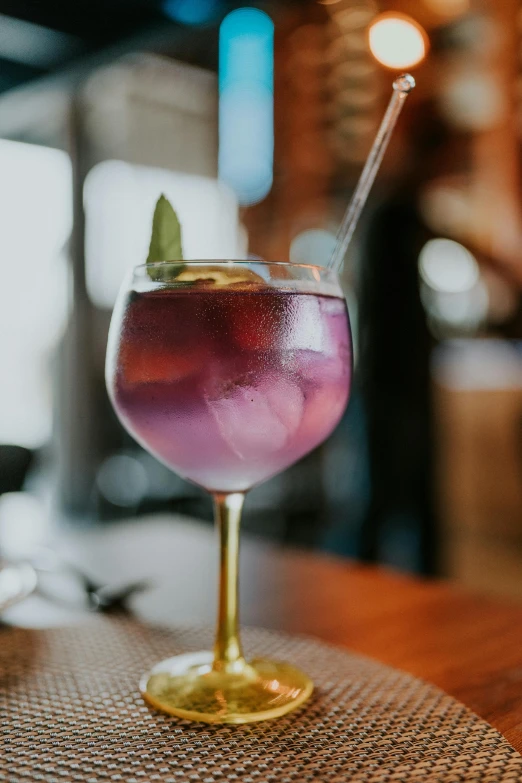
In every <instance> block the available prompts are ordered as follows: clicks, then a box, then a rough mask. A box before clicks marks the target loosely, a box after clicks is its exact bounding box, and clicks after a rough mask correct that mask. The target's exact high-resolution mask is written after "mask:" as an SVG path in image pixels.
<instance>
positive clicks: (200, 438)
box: [109, 283, 351, 492]
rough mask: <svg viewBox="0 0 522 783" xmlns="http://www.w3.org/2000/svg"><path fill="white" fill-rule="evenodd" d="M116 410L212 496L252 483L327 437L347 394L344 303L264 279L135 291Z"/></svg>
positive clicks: (120, 354)
mask: <svg viewBox="0 0 522 783" xmlns="http://www.w3.org/2000/svg"><path fill="white" fill-rule="evenodd" d="M123 308H124V313H123V322H122V323H123V325H122V329H121V332H120V335H119V339H118V341H117V343H116V344H115V345H112V346H111V351H112V355H111V357H110V361H111V363H112V364H113V366H114V368H115V371H114V372H110V373H109V383H110V392H111V396H112V399H113V403H114V406H115V408H116V411H117V412H118V415H119V416H120V418H121V420H122V422H123V423H124V425H125V427H126V428H127V429H128V430H129V432H131V433H132V434H133V435H134V437H135V438H136V440H138V441H139V442H140V443H141V444H142V445H143V446H144V447H145V448H146V449H148V450H149V451H150V452H151V453H153V454H154V455H155V456H156V457H158V458H159V459H160V460H162V461H163V462H164V463H165V464H166V465H168V467H169V468H172V469H173V470H175V471H176V473H179V474H180V475H181V476H183V477H184V478H187V479H190V480H191V481H193V482H195V483H197V484H199V485H201V486H203V487H205V488H206V489H208V490H210V491H220V492H237V491H244V490H247V489H250V488H251V487H252V486H254V485H255V484H258V483H260V482H262V481H265V480H266V479H267V478H269V477H270V476H273V475H275V474H276V473H279V472H280V471H282V470H284V469H285V468H286V467H288V466H289V465H291V464H292V463H293V462H295V461H296V460H298V459H299V458H300V457H302V456H303V455H304V454H307V453H308V452H309V451H310V450H311V449H313V448H314V447H315V446H317V445H318V444H319V443H321V442H322V441H323V440H324V439H325V438H326V437H327V436H328V435H329V434H330V433H331V431H332V430H333V428H334V427H335V425H336V424H337V423H338V421H339V419H340V417H341V415H342V413H343V411H344V408H345V406H346V402H347V399H348V393H349V386H350V372H351V355H350V354H351V346H350V342H349V336H348V321H347V319H348V316H347V312H346V304H345V301H344V299H341V298H337V297H332V296H323V295H316V294H313V293H298V292H296V291H285V290H274V289H273V288H270V287H264V286H262V285H260V284H249V285H245V284H241V283H238V284H235V285H230V286H226V287H223V288H221V287H212V286H209V285H208V284H205V283H201V284H200V285H198V284H197V283H195V285H193V286H191V287H190V288H188V289H181V290H176V289H169V288H166V289H163V290H153V291H146V292H143V293H136V292H131V293H129V294H128V295H127V298H126V300H125V302H124V303H123Z"/></svg>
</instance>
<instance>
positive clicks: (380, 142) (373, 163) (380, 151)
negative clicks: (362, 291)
mask: <svg viewBox="0 0 522 783" xmlns="http://www.w3.org/2000/svg"><path fill="white" fill-rule="evenodd" d="M414 87H415V79H414V78H413V76H411V75H410V74H409V73H404V74H402V76H399V77H397V79H395V81H394V82H393V93H392V97H391V98H390V102H389V104H388V108H387V109H386V113H385V115H384V117H383V119H382V122H381V125H380V128H379V130H378V131H377V135H376V137H375V141H374V142H373V145H372V148H371V150H370V154H369V155H368V158H367V160H366V163H365V164H364V168H363V170H362V174H361V176H360V178H359V182H358V183H357V187H356V188H355V191H354V193H353V196H352V200H351V201H350V203H349V205H348V209H347V210H346V212H345V215H344V218H343V222H342V223H341V227H340V229H339V232H338V234H337V244H336V246H335V249H334V251H333V253H332V257H331V259H330V261H329V263H328V268H329V269H334V270H335V271H336V272H340V271H341V268H342V265H343V261H344V257H345V255H346V251H347V249H348V245H349V244H350V240H351V238H352V236H353V232H354V231H355V227H356V226H357V222H358V220H359V216H360V214H361V211H362V209H363V207H364V205H365V204H366V199H367V198H368V194H369V192H370V190H371V187H372V185H373V181H374V179H375V176H376V174H377V172H378V170H379V166H380V165H381V161H382V159H383V156H384V153H385V152H386V148H387V146H388V143H389V141H390V138H391V135H392V133H393V129H394V128H395V123H396V122H397V119H398V117H399V114H400V113H401V110H402V107H403V105H404V101H405V100H406V98H407V97H408V95H409V93H410V92H411V91H412V90H413V88H414Z"/></svg>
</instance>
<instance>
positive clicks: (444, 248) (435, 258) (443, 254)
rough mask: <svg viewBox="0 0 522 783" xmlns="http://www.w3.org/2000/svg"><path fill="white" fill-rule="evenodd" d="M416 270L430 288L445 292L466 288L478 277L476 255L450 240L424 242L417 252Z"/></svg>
mask: <svg viewBox="0 0 522 783" xmlns="http://www.w3.org/2000/svg"><path fill="white" fill-rule="evenodd" d="M419 272H420V274H421V277H422V278H423V280H424V281H425V283H427V284H428V285H429V286H430V287H431V288H433V289H435V290H436V291H445V292H447V293H459V292H461V291H469V290H470V289H471V288H473V286H474V285H475V284H476V283H477V281H478V279H479V266H478V264H477V261H476V259H475V257H474V256H473V255H472V254H471V253H470V252H469V250H467V249H466V248H465V247H464V245H461V244H460V243H459V242H454V241H453V240H452V239H430V240H429V241H428V242H426V244H425V245H424V247H423V248H422V250H421V252H420V255H419Z"/></svg>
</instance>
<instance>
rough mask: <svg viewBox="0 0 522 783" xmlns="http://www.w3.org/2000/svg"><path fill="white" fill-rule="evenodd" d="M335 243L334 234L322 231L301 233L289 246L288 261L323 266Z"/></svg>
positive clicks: (310, 230)
mask: <svg viewBox="0 0 522 783" xmlns="http://www.w3.org/2000/svg"><path fill="white" fill-rule="evenodd" d="M336 243H337V240H336V237H335V234H332V233H331V232H330V231H325V230H324V229H309V230H308V231H302V232H301V233H300V234H298V235H297V236H296V237H294V239H293V240H292V243H291V245H290V261H291V262H292V263H293V264H314V265H316V266H317V265H318V266H323V265H324V266H325V265H326V264H327V263H328V261H329V260H330V258H331V256H332V253H333V251H334V248H335V245H336Z"/></svg>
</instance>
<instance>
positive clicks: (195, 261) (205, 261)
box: [133, 258, 337, 276]
mask: <svg viewBox="0 0 522 783" xmlns="http://www.w3.org/2000/svg"><path fill="white" fill-rule="evenodd" d="M175 264H177V265H186V264H189V265H190V266H210V265H212V264H219V265H225V264H240V265H247V264H260V265H262V266H290V267H294V268H296V269H317V270H318V271H319V272H321V273H322V274H325V273H328V274H335V275H336V276H337V272H336V271H335V270H334V269H330V268H329V267H326V266H322V265H320V264H296V263H294V262H292V261H267V260H265V259H262V258H259V259H258V258H187V259H181V258H178V259H176V260H174V261H153V262H151V263H149V264H138V265H137V266H135V267H133V271H134V272H142V271H146V270H147V269H158V268H161V267H164V266H173V265H175Z"/></svg>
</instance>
